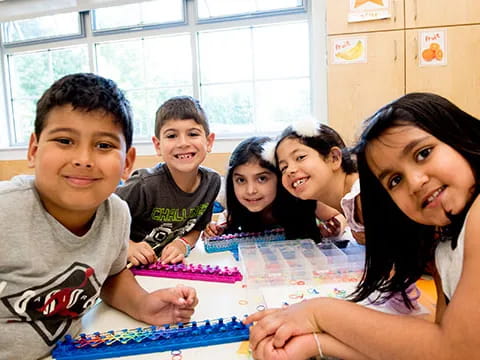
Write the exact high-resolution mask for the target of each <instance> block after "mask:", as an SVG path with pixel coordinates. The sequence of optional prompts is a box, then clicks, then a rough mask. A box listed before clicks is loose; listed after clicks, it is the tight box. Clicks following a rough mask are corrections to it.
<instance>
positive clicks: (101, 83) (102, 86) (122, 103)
mask: <svg viewBox="0 0 480 360" xmlns="http://www.w3.org/2000/svg"><path fill="white" fill-rule="evenodd" d="M67 104H70V105H72V107H73V109H74V110H80V111H86V112H89V111H98V110H100V111H104V112H105V113H106V114H111V115H113V117H114V121H115V123H119V124H120V125H121V127H122V130H123V134H124V136H125V142H126V145H127V150H128V149H129V148H130V147H131V145H132V137H133V124H132V110H131V108H130V103H129V102H128V100H127V99H126V98H125V95H124V94H123V92H122V91H121V90H120V89H119V88H118V87H117V85H116V84H115V82H114V81H112V80H110V79H106V78H103V77H101V76H99V75H95V74H91V73H78V74H71V75H66V76H64V77H62V78H61V79H59V80H57V81H55V82H54V83H53V84H52V85H51V86H50V88H48V89H47V90H46V91H45V92H44V93H43V95H42V97H41V98H40V99H39V100H38V102H37V112H36V117H35V135H36V136H37V139H38V138H39V137H40V134H41V132H42V130H43V128H44V127H45V121H46V120H47V118H48V114H49V112H50V111H51V110H52V109H53V108H55V107H57V106H63V105H67Z"/></svg>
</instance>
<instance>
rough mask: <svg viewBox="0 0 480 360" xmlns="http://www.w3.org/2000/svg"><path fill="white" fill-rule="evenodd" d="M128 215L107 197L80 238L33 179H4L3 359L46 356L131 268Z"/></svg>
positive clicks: (0, 189) (0, 198)
mask: <svg viewBox="0 0 480 360" xmlns="http://www.w3.org/2000/svg"><path fill="white" fill-rule="evenodd" d="M129 228H130V216H129V212H128V207H127V205H126V204H125V202H124V201H122V200H120V199H119V198H118V197H117V196H116V195H112V196H110V197H109V198H108V199H107V200H106V201H104V202H103V203H102V204H101V205H100V206H99V208H98V209H97V212H96V215H95V219H94V221H93V223H92V225H91V228H90V230H89V231H88V232H87V233H86V234H85V235H83V236H77V235H75V234H73V233H71V232H70V231H69V230H68V229H66V228H65V227H64V226H63V225H62V224H61V223H59V222H58V221H57V220H56V219H55V218H53V217H52V216H51V215H50V214H49V213H48V212H47V211H45V208H44V207H43V205H42V203H41V201H40V198H39V195H38V193H37V191H36V190H35V187H34V178H33V177H32V176H25V175H23V176H17V177H14V178H13V179H12V180H10V181H2V182H0V233H1V238H0V254H1V256H0V359H19V358H21V359H36V358H39V357H43V356H46V355H48V354H49V353H50V350H51V348H52V347H53V346H54V345H55V343H56V342H57V341H58V340H61V339H62V338H63V336H64V335H65V334H67V333H68V334H70V335H72V336H77V335H78V333H79V331H80V327H81V321H80V317H81V316H82V315H84V313H85V312H86V311H87V310H88V308H90V307H91V306H93V305H94V304H95V301H96V300H97V298H98V297H99V294H100V288H101V286H102V284H103V283H104V281H105V279H106V278H107V277H108V276H109V275H113V274H116V273H118V272H120V271H121V270H122V269H123V268H124V267H125V265H126V261H127V246H128V235H129Z"/></svg>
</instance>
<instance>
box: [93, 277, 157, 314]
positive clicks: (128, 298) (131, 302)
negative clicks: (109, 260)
mask: <svg viewBox="0 0 480 360" xmlns="http://www.w3.org/2000/svg"><path fill="white" fill-rule="evenodd" d="M146 295H148V292H147V291H146V290H145V289H143V288H142V287H141V286H140V284H139V283H138V282H137V280H136V279H135V277H134V276H133V274H132V272H131V271H130V270H123V271H121V272H120V273H118V274H117V275H113V276H110V277H109V278H107V280H106V281H105V283H104V284H103V286H102V290H101V293H100V297H101V298H102V300H103V301H105V302H106V303H107V304H109V305H110V306H112V307H114V308H116V309H118V310H120V311H123V312H125V313H127V314H128V315H130V316H132V317H134V318H136V319H138V318H139V314H138V309H139V307H140V306H139V304H140V302H141V300H142V299H143V297H144V296H146Z"/></svg>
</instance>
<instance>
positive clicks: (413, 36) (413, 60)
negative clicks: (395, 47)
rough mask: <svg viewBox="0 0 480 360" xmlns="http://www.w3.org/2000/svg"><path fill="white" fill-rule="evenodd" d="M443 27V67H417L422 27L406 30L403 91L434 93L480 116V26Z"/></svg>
mask: <svg viewBox="0 0 480 360" xmlns="http://www.w3.org/2000/svg"><path fill="white" fill-rule="evenodd" d="M425 30H429V29H425ZM444 30H445V31H446V38H447V50H446V52H447V64H446V65H445V66H419V59H418V56H419V54H418V41H419V39H418V37H419V34H420V31H422V29H415V30H407V31H406V47H405V49H406V57H405V66H406V68H405V76H406V81H405V92H406V93H409V92H413V91H428V92H434V93H436V94H438V95H442V96H444V97H446V98H447V99H449V100H450V101H452V102H453V103H454V104H456V105H458V106H459V107H460V108H462V109H463V110H465V111H467V112H469V113H471V114H472V115H474V116H476V117H478V118H480V101H479V95H478V91H479V90H480V66H478V64H479V61H480V25H468V26H451V27H447V28H444Z"/></svg>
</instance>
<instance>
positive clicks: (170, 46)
mask: <svg viewBox="0 0 480 360" xmlns="http://www.w3.org/2000/svg"><path fill="white" fill-rule="evenodd" d="M190 43H191V40H190V34H180V35H171V36H158V37H149V38H144V39H143V38H141V39H131V40H123V41H117V42H103V43H97V44H95V47H96V59H97V70H98V73H99V74H101V75H102V76H105V77H108V78H111V79H114V80H115V81H116V83H117V84H118V86H119V87H120V88H121V89H122V90H124V91H125V95H126V96H127V98H128V99H129V100H130V103H131V105H132V108H133V109H134V116H135V119H136V120H137V121H135V128H134V134H135V138H136V139H137V140H140V139H150V138H151V136H152V135H153V133H154V125H155V124H154V119H155V112H156V110H157V108H158V106H159V104H161V103H163V102H164V101H166V100H167V99H168V98H170V97H172V96H175V95H193V82H192V53H191V48H190Z"/></svg>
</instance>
